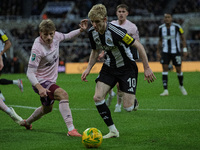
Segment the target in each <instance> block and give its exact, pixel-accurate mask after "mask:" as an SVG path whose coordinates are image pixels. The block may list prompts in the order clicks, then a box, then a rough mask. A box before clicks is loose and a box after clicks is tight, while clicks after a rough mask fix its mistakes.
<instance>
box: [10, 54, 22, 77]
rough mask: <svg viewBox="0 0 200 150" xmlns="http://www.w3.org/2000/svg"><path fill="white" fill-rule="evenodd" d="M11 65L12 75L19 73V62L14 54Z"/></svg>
mask: <svg viewBox="0 0 200 150" xmlns="http://www.w3.org/2000/svg"><path fill="white" fill-rule="evenodd" d="M11 64H12V67H13V69H14V73H20V61H19V58H18V57H17V55H16V54H14V57H13V59H12V63H11Z"/></svg>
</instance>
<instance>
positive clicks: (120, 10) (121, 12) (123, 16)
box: [116, 8, 128, 21]
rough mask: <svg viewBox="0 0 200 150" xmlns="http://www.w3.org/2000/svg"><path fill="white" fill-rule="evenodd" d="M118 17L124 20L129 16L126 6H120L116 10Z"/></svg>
mask: <svg viewBox="0 0 200 150" xmlns="http://www.w3.org/2000/svg"><path fill="white" fill-rule="evenodd" d="M116 15H117V18H118V20H120V21H124V20H125V19H126V17H127V16H128V11H127V10H126V9H125V8H118V9H117V12H116Z"/></svg>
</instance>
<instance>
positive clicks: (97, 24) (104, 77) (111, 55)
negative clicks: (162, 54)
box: [81, 4, 156, 139]
mask: <svg viewBox="0 0 200 150" xmlns="http://www.w3.org/2000/svg"><path fill="white" fill-rule="evenodd" d="M88 17H89V19H90V21H91V23H92V27H91V28H90V29H89V39H90V43H91V47H92V51H91V54H90V59H89V63H88V66H87V68H86V70H85V71H84V72H83V74H82V76H81V79H82V81H86V82H87V79H86V77H87V76H88V75H89V73H90V70H91V69H92V67H93V66H94V64H95V63H96V61H97V59H98V56H99V52H100V51H101V50H105V51H106V56H105V57H106V59H105V61H104V64H103V66H102V68H101V71H100V73H99V76H98V77H97V79H96V88H95V94H94V97H93V99H94V101H95V105H96V107H97V110H98V112H99V114H100V115H101V117H102V119H103V120H104V122H105V124H106V125H107V127H108V129H109V133H108V134H106V135H104V136H103V138H104V139H106V138H112V137H119V131H118V130H117V128H116V127H115V124H114V122H113V120H112V117H111V112H110V110H109V108H108V106H107V105H106V103H105V96H106V94H107V93H108V91H109V90H110V89H111V88H113V87H114V86H115V84H116V83H117V82H119V87H120V90H121V91H122V92H124V99H123V100H124V101H125V102H124V109H125V110H126V111H128V112H131V111H132V110H133V109H134V107H135V106H136V103H137V101H136V100H135V93H136V87H137V77H138V69H137V65H136V63H135V60H134V59H133V54H132V53H131V50H130V48H129V47H130V46H134V47H136V48H137V50H138V51H139V54H140V57H141V58H142V62H143V66H144V76H145V80H147V81H148V82H153V81H154V80H155V79H156V77H155V76H154V74H153V72H152V70H151V68H150V67H149V64H148V59H147V55H146V52H145V49H144V47H143V46H142V44H141V43H140V42H139V41H137V40H135V39H134V38H132V37H131V36H130V35H128V34H127V31H126V30H125V29H122V28H121V27H119V26H117V25H114V24H112V23H110V22H107V10H106V7H105V6H104V5H102V4H97V5H94V6H93V7H92V9H91V10H90V11H89V13H88Z"/></svg>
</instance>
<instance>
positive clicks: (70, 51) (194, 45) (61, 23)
mask: <svg viewBox="0 0 200 150" xmlns="http://www.w3.org/2000/svg"><path fill="white" fill-rule="evenodd" d="M97 3H103V4H104V5H105V6H106V7H107V10H108V16H109V17H108V19H109V20H110V21H111V20H113V19H117V18H116V14H115V9H116V6H117V5H118V4H120V3H125V4H127V5H128V6H129V9H130V10H129V17H128V19H129V20H131V21H133V22H134V23H135V24H136V25H137V26H138V29H139V33H140V41H141V43H142V44H144V46H145V47H146V50H147V55H148V58H149V61H156V60H157V59H156V45H157V41H158V33H157V31H158V26H159V25H160V24H162V23H163V14H164V13H165V12H166V11H170V12H172V13H173V18H174V22H177V23H179V24H181V25H182V27H183V29H184V31H185V36H186V40H187V47H188V50H189V55H188V58H187V61H197V60H200V0H184V3H183V2H182V1H181V0H169V1H166V0H159V1H158V0H151V1H149V0H134V1H130V0H109V1H107V0H95V1H94V0H84V1H83V0H73V1H66V0H1V1H0V28H2V29H5V30H6V32H7V33H8V35H9V38H10V39H11V41H12V43H13V48H12V49H11V52H10V53H9V54H8V55H10V57H13V55H14V52H15V53H17V54H18V56H19V57H20V59H21V61H22V62H23V65H24V68H25V69H26V64H27V61H28V59H29V55H30V51H31V46H32V44H33V41H34V39H35V38H36V37H37V36H38V24H39V22H40V21H41V19H45V18H51V19H52V20H53V21H54V22H55V23H56V28H57V31H60V32H65V33H67V32H69V31H71V30H73V29H76V28H78V24H79V22H80V20H81V19H83V18H87V13H88V11H89V10H90V8H91V7H92V6H93V5H94V4H97ZM87 36H88V35H87V34H84V33H83V34H82V35H81V36H80V37H79V38H77V39H76V40H74V41H67V42H63V43H62V44H61V47H60V56H61V57H60V60H61V61H64V62H85V61H87V60H88V58H89V54H90V44H89V40H88V38H87Z"/></svg>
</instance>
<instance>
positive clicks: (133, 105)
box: [123, 93, 139, 112]
mask: <svg viewBox="0 0 200 150" xmlns="http://www.w3.org/2000/svg"><path fill="white" fill-rule="evenodd" d="M123 105H124V109H125V110H126V111H128V112H131V111H133V110H134V111H136V110H137V109H138V107H139V103H138V101H137V99H136V98H135V95H134V94H131V93H124V96H123Z"/></svg>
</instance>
